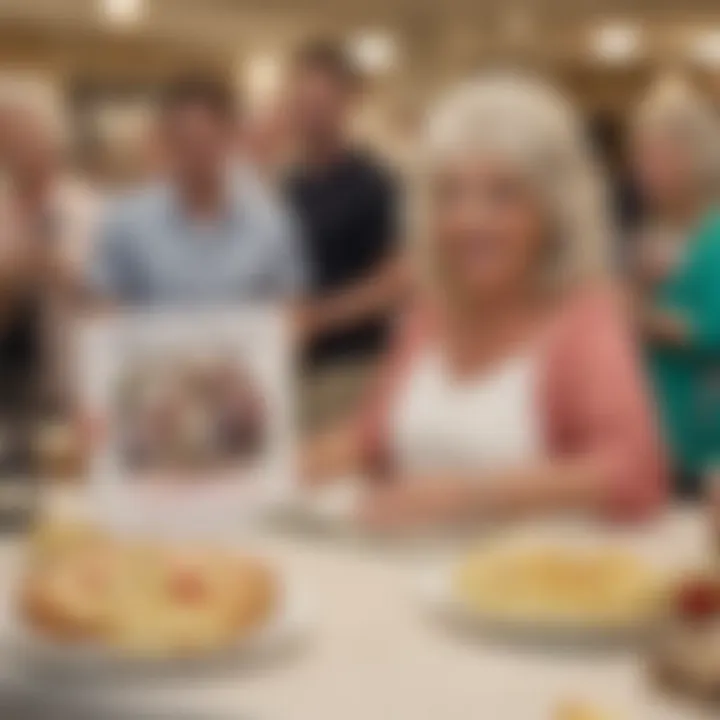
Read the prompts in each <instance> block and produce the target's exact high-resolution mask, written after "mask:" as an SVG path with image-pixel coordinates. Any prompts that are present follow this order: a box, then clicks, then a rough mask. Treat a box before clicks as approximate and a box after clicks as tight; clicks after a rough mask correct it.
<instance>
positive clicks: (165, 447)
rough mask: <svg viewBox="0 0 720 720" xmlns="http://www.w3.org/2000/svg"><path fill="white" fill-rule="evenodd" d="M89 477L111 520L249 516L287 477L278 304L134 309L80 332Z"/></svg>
mask: <svg viewBox="0 0 720 720" xmlns="http://www.w3.org/2000/svg"><path fill="white" fill-rule="evenodd" d="M78 340H79V354H78V362H77V367H78V370H79V376H78V382H79V394H80V398H81V406H82V412H83V415H84V416H85V417H86V418H88V423H89V426H90V427H91V429H92V432H91V433H90V436H91V438H92V453H91V461H90V473H89V476H90V484H91V490H92V492H93V494H94V495H93V499H94V500H96V501H97V502H98V503H99V510H100V511H101V512H103V514H107V516H108V518H109V519H110V520H111V521H112V522H115V523H121V524H122V525H124V526H130V525H134V524H137V523H144V524H148V523H150V524H152V525H153V526H155V527H158V528H159V527H166V528H167V527H170V526H176V527H177V528H178V529H183V528H185V529H186V528H188V527H190V526H195V527H197V526H199V525H207V526H208V527H211V528H213V527H214V528H217V527H220V526H222V525H223V523H225V522H229V523H233V524H235V523H237V522H238V521H240V520H243V519H244V520H248V519H252V518H253V517H254V516H256V515H257V514H259V513H260V512H262V511H263V510H265V509H267V508H268V506H270V505H272V504H273V503H274V502H276V501H281V500H282V499H283V498H284V493H285V491H287V490H288V489H289V488H290V487H291V484H292V482H293V475H294V472H293V470H294V467H293V465H294V463H293V457H294V436H295V433H294V428H293V425H294V422H293V420H294V411H293V403H292V398H293V396H294V392H293V388H292V362H291V349H290V342H289V334H288V329H287V325H286V322H285V315H284V313H282V312H281V311H280V310H277V309H269V308H248V309H243V310H227V311H225V310H223V311H218V310H213V311H191V312H187V311H182V312H167V311H157V312H151V313H147V312H143V313H137V314H135V313H131V314H127V313H125V314H121V315H113V316H109V317H102V318H100V317H98V318H95V319H92V320H89V321H86V322H84V323H83V324H82V326H81V327H80V328H79V335H78Z"/></svg>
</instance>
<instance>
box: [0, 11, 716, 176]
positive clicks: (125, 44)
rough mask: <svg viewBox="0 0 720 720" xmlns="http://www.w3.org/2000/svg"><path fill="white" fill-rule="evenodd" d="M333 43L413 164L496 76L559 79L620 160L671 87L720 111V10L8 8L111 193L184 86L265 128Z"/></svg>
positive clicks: (6, 15)
mask: <svg viewBox="0 0 720 720" xmlns="http://www.w3.org/2000/svg"><path fill="white" fill-rule="evenodd" d="M317 35H322V36H324V37H335V38H338V39H341V40H342V41H343V42H346V43H347V45H348V48H349V49H350V50H351V52H352V53H353V54H354V55H355V57H356V58H357V61H358V63H359V65H360V66H361V67H362V68H363V69H364V70H365V71H366V73H367V74H369V75H371V76H372V78H373V83H372V85H371V91H370V92H369V93H368V97H367V98H366V100H367V101H366V102H365V103H364V104H363V108H362V112H361V113H360V115H359V117H357V118H356V124H357V132H358V133H360V134H362V136H363V138H364V139H365V140H366V141H368V142H371V143H372V144H373V145H376V146H377V147H378V148H379V149H381V150H382V151H383V153H384V154H387V155H390V156H392V157H396V158H397V159H398V160H402V159H403V157H404V152H406V147H405V143H404V141H405V138H406V137H407V136H408V134H409V133H408V128H409V127H412V125H413V122H414V120H415V119H416V117H417V113H418V111H419V108H421V107H423V106H425V105H426V104H427V101H428V99H429V98H431V97H433V96H434V94H435V93H436V91H437V90H438V89H439V88H442V87H444V86H447V84H448V83H449V82H451V81H452V80H453V79H457V78H460V77H463V76H466V75H467V74H468V73H471V72H472V71H473V69H474V68H480V67H483V66H485V65H487V64H489V63H491V64H503V63H506V62H507V63H512V64H513V66H517V65H518V64H520V65H523V64H526V65H529V66H532V67H539V68H541V69H542V70H543V72H546V73H549V74H550V75H552V76H554V77H555V78H556V79H557V80H558V81H559V82H561V83H562V85H563V86H564V87H565V88H566V89H567V90H568V91H569V92H570V93H571V95H572V96H573V97H574V98H575V99H576V100H577V101H578V102H579V103H580V104H581V105H582V107H583V108H584V110H585V112H586V113H587V117H588V121H589V122H590V123H592V126H593V128H595V129H596V130H597V133H598V135H599V136H600V137H601V139H602V140H603V142H605V143H606V144H607V145H608V146H612V143H613V138H614V137H615V136H616V134H617V132H616V126H617V125H618V124H619V123H621V122H622V120H623V117H624V116H625V115H626V114H627V113H628V111H629V110H630V108H631V106H632V103H633V102H634V100H636V99H637V98H638V97H639V95H640V94H641V92H642V90H643V89H644V88H645V87H646V86H647V84H648V83H649V81H650V80H651V79H652V78H654V77H655V76H657V74H658V72H664V71H667V72H668V73H681V72H682V73H688V74H691V75H692V76H693V79H694V80H695V81H696V82H697V83H698V84H700V85H702V86H704V87H705V88H706V89H707V90H708V91H709V92H711V93H712V94H713V96H714V97H715V98H718V97H720V7H718V5H717V3H716V2H714V0H688V1H686V2H682V3H678V2H675V1H674V0H603V1H599V0H595V1H592V0H538V1H537V2H532V1H530V0H526V1H525V2H520V1H516V0H512V1H503V2H497V1H491V0H487V1H484V2H474V1H473V2H471V1H470V0H446V1H445V2H442V3H439V2H429V1H428V0H424V1H423V2H418V1H417V0H364V1H363V2H357V1H356V0H263V1H262V2H258V1H257V0H34V1H33V2H27V1H26V0H0V70H1V72H2V76H5V77H18V76H21V77H22V78H23V79H24V80H31V81H32V82H33V83H34V84H36V85H37V88H38V92H41V93H48V94H53V95H54V96H56V97H57V98H59V99H61V100H62V102H63V104H64V105H65V107H66V108H67V110H68V111H69V113H70V117H71V118H72V119H73V122H72V123H71V125H72V127H71V131H72V135H73V138H72V139H73V147H74V148H75V149H76V152H77V153H78V156H79V157H81V159H82V162H83V164H84V165H85V167H86V168H87V169H90V168H92V170H93V172H94V173H98V174H101V175H102V176H103V177H104V178H106V179H109V180H119V179H123V178H127V177H128V176H132V175H133V174H134V173H136V172H138V167H137V166H138V164H139V163H140V162H141V157H142V145H143V142H144V141H143V138H145V137H146V135H145V134H144V128H145V125H146V123H147V122H148V112H149V98H150V97H151V96H152V93H153V91H154V90H155V89H156V88H157V87H158V85H159V84H160V83H162V82H163V80H165V79H167V78H168V77H169V76H171V75H172V74H173V73H176V72H178V70H184V69H187V68H189V67H191V68H208V69H212V70H213V71H215V72H222V73H224V74H225V75H226V76H227V77H228V78H231V79H232V81H233V82H234V83H236V84H237V86H238V87H242V88H244V89H245V91H246V98H247V104H248V106H249V108H250V110H251V111H252V112H253V113H262V112H263V111H264V109H265V108H266V107H267V106H268V105H270V104H271V103H272V101H273V98H274V94H275V93H276V92H277V89H278V85H279V83H280V81H281V80H280V79H281V77H282V73H283V67H284V64H285V63H286V62H287V59H288V56H289V54H290V53H291V52H292V50H293V48H295V47H296V46H297V45H298V43H301V42H302V41H303V40H304V39H306V38H307V37H308V36H317ZM609 151H612V148H611V147H610V149H609Z"/></svg>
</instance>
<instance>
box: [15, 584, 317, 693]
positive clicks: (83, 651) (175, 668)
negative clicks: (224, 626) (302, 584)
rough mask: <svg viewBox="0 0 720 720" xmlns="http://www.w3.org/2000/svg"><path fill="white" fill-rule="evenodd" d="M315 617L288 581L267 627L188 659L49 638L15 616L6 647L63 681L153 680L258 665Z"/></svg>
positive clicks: (296, 640) (281, 651) (292, 642)
mask: <svg viewBox="0 0 720 720" xmlns="http://www.w3.org/2000/svg"><path fill="white" fill-rule="evenodd" d="M312 625H313V616H312V612H311V606H310V603H309V601H308V597H307V595H306V594H305V593H304V592H302V591H301V589H300V588H299V587H298V585H297V584H296V583H291V582H287V583H286V587H285V589H284V591H283V593H282V596H281V601H280V605H279V607H278V608H277V610H276V612H275V613H274V615H273V617H272V618H271V619H270V620H269V621H268V622H267V623H266V624H265V625H264V626H262V627H260V628H258V629H257V630H256V631H254V632H251V633H250V634H247V635H243V636H242V638H241V639H239V640H238V641H237V642H236V643H230V644H229V645H227V646H225V647H223V648H219V649H218V650H216V651H213V652H209V653H206V654H201V655H197V656H188V657H162V658H141V657H132V656H129V655H125V654H122V653H120V652H118V651H114V650H112V649H110V648H104V647H102V646H99V645H97V644H89V643H88V644H82V645H81V644H75V645H73V644H69V643H60V642H56V641H53V640H51V639H48V638H47V637H44V636H42V635H41V634H39V633H37V632H36V631H34V630H33V629H32V628H30V627H28V626H27V624H25V623H24V622H22V621H21V620H19V619H18V618H17V616H13V615H12V614H11V615H9V617H8V619H7V622H6V628H5V631H4V633H3V635H4V638H3V643H2V644H3V647H4V651H6V652H10V653H12V656H13V658H14V659H16V660H17V661H18V662H19V663H20V664H22V663H24V664H25V665H26V667H28V666H29V667H30V668H32V669H33V670H37V671H40V672H46V673H48V674H60V675H61V676H62V678H63V680H66V679H70V680H72V679H73V678H76V679H77V680H79V681H81V682H83V681H87V678H88V677H89V676H92V677H100V676H106V677H108V678H111V679H118V678H122V679H127V678H139V679H143V680H151V679H153V678H157V677H161V676H167V675H168V674H170V675H174V674H186V673H191V674H196V673H199V674H202V673H204V672H213V671H217V670H218V668H220V667H224V666H227V665H228V664H233V665H236V664H255V663H264V662H266V661H269V660H272V659H273V658H277V657H278V656H282V655H285V654H287V653H289V652H292V651H293V650H295V649H297V648H298V647H299V646H300V644H301V643H302V641H303V640H305V639H306V638H307V637H308V635H309V634H310V631H311V630H312Z"/></svg>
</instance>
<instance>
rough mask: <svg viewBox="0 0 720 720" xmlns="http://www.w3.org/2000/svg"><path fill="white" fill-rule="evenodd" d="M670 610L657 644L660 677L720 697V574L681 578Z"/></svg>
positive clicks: (656, 666) (673, 685)
mask: <svg viewBox="0 0 720 720" xmlns="http://www.w3.org/2000/svg"><path fill="white" fill-rule="evenodd" d="M669 611H670V613H669V615H670V617H669V622H668V624H667V626H666V627H665V628H664V630H663V632H662V633H661V635H660V639H659V641H658V643H657V645H656V647H655V648H654V655H653V659H652V666H653V669H654V671H655V673H656V675H657V677H658V678H659V679H660V680H661V681H662V682H663V684H665V685H666V686H667V687H670V688H673V689H676V690H680V691H682V692H684V693H687V694H691V695H696V696H698V697H702V698H715V699H720V574H713V573H708V574H702V575H694V576H691V577H687V578H684V579H683V580H681V581H680V582H679V584H678V586H677V587H676V588H675V590H674V592H673V593H672V597H671V602H670V607H669Z"/></svg>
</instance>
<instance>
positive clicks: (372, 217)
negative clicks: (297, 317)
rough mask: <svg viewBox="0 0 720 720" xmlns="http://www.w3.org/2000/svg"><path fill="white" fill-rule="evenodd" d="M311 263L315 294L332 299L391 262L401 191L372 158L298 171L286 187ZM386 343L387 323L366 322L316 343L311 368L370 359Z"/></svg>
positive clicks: (350, 157) (357, 156) (347, 158)
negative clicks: (351, 358)
mask: <svg viewBox="0 0 720 720" xmlns="http://www.w3.org/2000/svg"><path fill="white" fill-rule="evenodd" d="M287 194H288V197H289V200H290V203H291V205H292V207H293V208H294V210H295V212H296V213H297V215H298V217H299V220H300V223H301V227H302V236H303V242H304V246H305V256H306V257H307V258H308V259H309V266H310V273H311V288H310V290H311V293H312V294H313V295H314V296H315V297H323V296H327V295H331V294H333V293H334V292H338V291H341V290H342V289H344V288H346V287H349V286H351V285H352V284H354V283H355V282H357V281H359V280H362V279H363V278H365V277H367V276H368V275H369V274H370V273H372V272H373V271H374V270H375V269H376V268H377V267H379V265H380V264H381V263H382V262H383V261H384V260H385V259H386V258H388V257H389V256H390V253H391V252H392V250H393V246H394V240H395V235H396V229H397V222H396V220H397V207H396V205H397V202H396V187H395V183H394V181H393V179H392V177H391V174H390V173H389V171H388V170H387V169H385V168H384V167H382V165H380V164H379V163H377V162H376V161H375V160H374V159H373V158H371V157H370V156H369V155H367V154H364V153H361V152H359V151H352V152H350V151H349V152H347V153H346V154H345V155H344V156H343V157H341V158H340V159H339V160H338V161H336V162H335V163H333V164H332V165H330V166H327V167H323V168H321V169H308V168H303V169H298V170H296V171H295V172H294V173H292V174H291V176H290V178H289V179H288V182H287ZM384 337H385V323H384V322H383V321H378V320H374V321H370V322H363V323H361V324H360V325H355V326H353V327H349V328H347V329H343V330H341V331H336V332H332V333H329V334H326V335H324V336H323V337H320V338H318V339H317V341H316V342H315V343H313V345H312V347H311V348H310V349H309V352H308V357H307V360H308V362H309V363H310V364H311V365H318V364H323V363H325V362H328V361H332V360H336V359H339V358H348V357H358V356H366V355H371V354H373V353H374V352H376V351H377V350H378V349H379V348H380V346H381V345H382V343H383V342H384Z"/></svg>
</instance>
